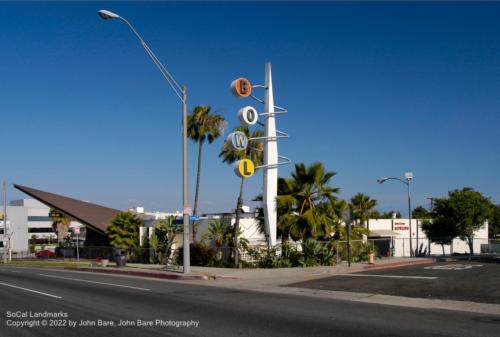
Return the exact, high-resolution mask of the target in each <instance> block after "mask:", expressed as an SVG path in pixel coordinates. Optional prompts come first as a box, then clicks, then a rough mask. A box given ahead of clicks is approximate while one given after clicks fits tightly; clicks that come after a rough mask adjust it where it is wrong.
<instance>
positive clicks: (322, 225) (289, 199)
mask: <svg viewBox="0 0 500 337" xmlns="http://www.w3.org/2000/svg"><path fill="white" fill-rule="evenodd" d="M335 174H336V173H335V172H333V171H326V170H325V167H324V166H323V164H322V163H313V164H311V165H309V166H306V165H305V164H303V163H298V164H295V170H294V171H293V172H292V177H291V178H285V179H284V178H281V179H280V180H278V191H279V193H283V194H278V198H277V208H278V224H281V225H280V226H281V228H283V229H284V230H285V231H288V233H289V234H290V235H291V236H292V238H293V239H295V240H299V239H300V240H303V239H308V238H321V239H326V238H329V237H330V234H331V233H333V230H334V226H335V223H336V220H337V215H336V213H335V207H334V203H335V201H336V200H337V198H336V196H335V194H337V193H339V191H340V189H339V188H334V187H331V186H329V183H330V180H331V179H332V178H333V177H334V176H335ZM285 226H288V229H286V227H285Z"/></svg>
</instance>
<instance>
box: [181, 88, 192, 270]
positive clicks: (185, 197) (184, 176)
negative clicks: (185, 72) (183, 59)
mask: <svg viewBox="0 0 500 337" xmlns="http://www.w3.org/2000/svg"><path fill="white" fill-rule="evenodd" d="M182 196H183V197H182V199H183V210H182V213H183V225H184V245H183V253H184V255H183V256H184V258H183V267H184V268H183V272H184V274H187V273H189V271H190V270H189V267H190V262H191V260H190V256H189V213H190V212H189V208H190V207H189V191H188V143H187V88H186V86H185V85H183V86H182Z"/></svg>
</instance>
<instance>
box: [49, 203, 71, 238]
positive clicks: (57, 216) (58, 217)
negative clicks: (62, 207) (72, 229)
mask: <svg viewBox="0 0 500 337" xmlns="http://www.w3.org/2000/svg"><path fill="white" fill-rule="evenodd" d="M49 217H50V219H51V220H52V228H53V229H54V231H55V232H56V234H57V243H58V244H59V246H62V245H63V243H64V239H65V238H66V236H67V235H68V229H69V226H70V225H71V218H70V217H68V216H67V215H66V214H63V213H61V212H59V211H58V210H56V209H54V208H51V209H50V211H49Z"/></svg>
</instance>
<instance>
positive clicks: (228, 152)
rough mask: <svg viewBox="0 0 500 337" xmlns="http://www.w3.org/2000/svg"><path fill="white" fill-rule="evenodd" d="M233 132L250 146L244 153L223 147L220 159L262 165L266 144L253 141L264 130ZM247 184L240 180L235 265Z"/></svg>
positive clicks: (241, 129)
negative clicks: (244, 190) (241, 135)
mask: <svg viewBox="0 0 500 337" xmlns="http://www.w3.org/2000/svg"><path fill="white" fill-rule="evenodd" d="M233 131H241V132H243V133H244V134H245V135H246V136H247V137H248V146H247V148H246V149H245V150H243V151H236V150H234V149H232V148H231V147H230V146H229V145H228V144H227V143H224V145H223V146H222V149H221V152H220V153H219V158H222V162H224V163H227V164H233V163H235V162H237V161H238V160H241V159H250V160H251V161H252V162H253V163H254V165H255V166H258V165H261V164H262V161H263V152H264V144H263V142H262V141H259V140H256V139H253V140H252V139H251V138H259V137H263V136H264V132H263V131H262V130H255V131H253V132H252V134H250V130H249V129H248V127H246V126H237V127H235V128H234V130H233ZM244 183H245V178H243V177H242V178H241V180H240V192H239V194H238V200H237V202H236V219H235V222H234V227H233V238H234V241H235V242H234V246H235V250H234V254H235V258H234V260H235V264H238V253H239V251H238V247H239V245H238V233H240V227H239V226H240V212H241V207H242V206H243V187H244Z"/></svg>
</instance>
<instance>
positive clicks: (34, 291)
mask: <svg viewBox="0 0 500 337" xmlns="http://www.w3.org/2000/svg"><path fill="white" fill-rule="evenodd" d="M0 285H3V286H6V287H11V288H16V289H21V290H25V291H29V292H32V293H35V294H40V295H45V296H49V297H53V298H62V297H61V296H56V295H51V294H47V293H44V292H41V291H36V290H33V289H28V288H23V287H18V286H14V285H12V284H8V283H3V282H0Z"/></svg>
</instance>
